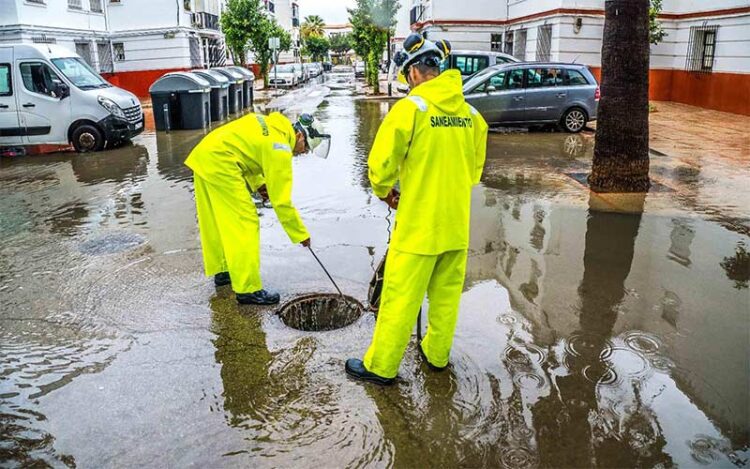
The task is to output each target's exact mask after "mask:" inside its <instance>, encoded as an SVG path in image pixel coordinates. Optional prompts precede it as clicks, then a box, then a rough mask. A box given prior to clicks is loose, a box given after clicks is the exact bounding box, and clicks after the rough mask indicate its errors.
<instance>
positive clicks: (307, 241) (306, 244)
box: [299, 238, 310, 248]
mask: <svg viewBox="0 0 750 469" xmlns="http://www.w3.org/2000/svg"><path fill="white" fill-rule="evenodd" d="M299 244H300V246H302V247H305V248H309V247H310V238H307V239H306V240H304V241H302V242H301V243H299Z"/></svg>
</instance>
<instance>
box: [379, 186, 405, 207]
mask: <svg viewBox="0 0 750 469" xmlns="http://www.w3.org/2000/svg"><path fill="white" fill-rule="evenodd" d="M400 199H401V193H400V192H399V191H397V190H396V189H391V191H390V192H389V193H388V195H386V196H385V197H383V198H382V199H380V200H382V201H383V202H385V203H387V204H388V206H389V207H391V208H392V209H393V210H397V209H398V201H399V200H400Z"/></svg>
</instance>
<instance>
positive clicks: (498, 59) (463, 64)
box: [440, 50, 520, 81]
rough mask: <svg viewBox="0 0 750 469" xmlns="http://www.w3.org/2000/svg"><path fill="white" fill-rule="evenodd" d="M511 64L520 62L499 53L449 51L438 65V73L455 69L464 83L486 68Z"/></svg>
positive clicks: (510, 56)
mask: <svg viewBox="0 0 750 469" xmlns="http://www.w3.org/2000/svg"><path fill="white" fill-rule="evenodd" d="M513 62H520V61H519V60H518V59H517V58H515V57H513V56H512V55H508V54H503V53H500V52H482V51H475V50H454V51H451V53H450V55H449V56H448V59H447V60H445V61H443V63H442V64H441V65H440V71H441V72H443V71H445V70H447V69H449V68H455V69H457V70H459V71H460V72H461V76H462V77H463V78H464V81H466V79H467V78H468V77H470V76H472V75H474V74H475V73H477V72H480V71H482V70H484V69H485V68H487V67H491V66H493V65H502V64H506V63H513Z"/></svg>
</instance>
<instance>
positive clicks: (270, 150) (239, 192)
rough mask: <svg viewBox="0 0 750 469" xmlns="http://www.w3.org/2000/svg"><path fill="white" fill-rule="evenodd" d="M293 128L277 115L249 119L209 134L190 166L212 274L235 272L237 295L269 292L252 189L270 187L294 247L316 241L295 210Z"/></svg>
mask: <svg viewBox="0 0 750 469" xmlns="http://www.w3.org/2000/svg"><path fill="white" fill-rule="evenodd" d="M295 143H296V138H295V132H294V129H293V127H292V123H291V122H290V121H289V119H287V118H286V117H284V116H282V115H281V114H279V113H277V112H275V113H272V114H271V115H269V116H263V115H260V114H248V115H246V116H244V117H242V118H240V119H237V120H235V121H233V122H230V123H228V124H226V125H223V126H221V127H219V128H218V129H216V130H214V131H213V132H211V133H210V134H208V135H207V136H206V137H205V138H204V139H203V140H202V141H201V142H200V143H199V144H198V145H197V146H196V147H195V148H194V149H193V151H192V152H191V153H190V155H189V156H188V158H187V160H185V164H186V165H187V166H188V167H190V169H192V170H193V173H194V184H195V205H196V208H197V211H198V226H199V228H200V235H201V247H202V248H203V265H204V268H205V271H206V275H208V276H211V275H216V274H218V273H219V272H227V271H228V272H229V275H230V277H231V278H232V289H233V290H234V291H235V293H252V292H255V291H258V290H260V289H261V288H263V284H262V282H261V280H260V224H259V220H258V212H257V211H256V208H255V203H254V202H253V200H252V198H251V197H250V192H249V191H248V187H249V188H250V189H251V190H257V189H258V188H259V187H261V186H262V185H264V184H265V185H266V189H267V190H268V196H269V198H270V199H271V203H272V204H273V208H274V210H275V211H276V215H277V216H278V217H279V221H281V224H282V226H283V227H284V230H285V231H286V233H287V235H288V236H289V238H290V239H291V241H292V242H293V243H300V242H302V241H304V240H306V239H308V238H309V237H310V235H309V234H308V232H307V229H306V228H305V225H304V224H303V223H302V220H301V219H300V217H299V214H298V213H297V210H296V209H295V208H294V205H292V149H293V148H294V145H295Z"/></svg>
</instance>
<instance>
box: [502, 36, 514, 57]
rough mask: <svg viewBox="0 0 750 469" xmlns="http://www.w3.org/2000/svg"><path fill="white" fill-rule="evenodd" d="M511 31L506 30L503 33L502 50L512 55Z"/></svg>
mask: <svg viewBox="0 0 750 469" xmlns="http://www.w3.org/2000/svg"><path fill="white" fill-rule="evenodd" d="M513 34H514V33H513V31H507V32H506V33H505V48H504V49H503V52H505V53H506V54H508V55H513Z"/></svg>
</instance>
